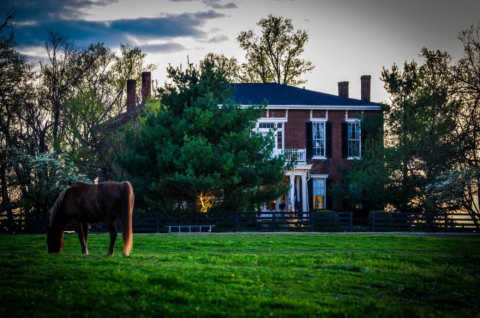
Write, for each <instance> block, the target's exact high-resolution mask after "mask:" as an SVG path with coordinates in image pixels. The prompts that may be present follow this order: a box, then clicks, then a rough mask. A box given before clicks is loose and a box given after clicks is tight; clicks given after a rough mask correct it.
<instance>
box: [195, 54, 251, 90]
mask: <svg viewBox="0 0 480 318" xmlns="http://www.w3.org/2000/svg"><path fill="white" fill-rule="evenodd" d="M204 63H211V64H213V67H214V69H216V70H218V71H219V72H220V73H221V74H222V75H223V77H225V80H226V81H227V82H229V83H245V82H248V79H247V78H245V76H244V75H243V73H242V69H241V66H240V64H239V63H238V61H237V59H236V58H234V57H231V58H228V57H226V56H225V55H223V54H215V53H208V54H207V55H206V56H205V58H204V59H203V61H200V66H201V65H202V64H204Z"/></svg>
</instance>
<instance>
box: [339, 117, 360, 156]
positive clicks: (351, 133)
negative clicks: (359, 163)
mask: <svg viewBox="0 0 480 318" xmlns="http://www.w3.org/2000/svg"><path fill="white" fill-rule="evenodd" d="M361 138H362V134H361V127H360V122H359V121H349V122H346V123H342V158H347V159H354V158H360V156H361Z"/></svg>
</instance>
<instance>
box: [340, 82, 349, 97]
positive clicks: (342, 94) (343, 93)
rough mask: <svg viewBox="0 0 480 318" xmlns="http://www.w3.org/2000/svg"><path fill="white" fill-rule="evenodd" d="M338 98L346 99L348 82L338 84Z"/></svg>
mask: <svg viewBox="0 0 480 318" xmlns="http://www.w3.org/2000/svg"><path fill="white" fill-rule="evenodd" d="M338 96H340V97H346V98H348V82H338Z"/></svg>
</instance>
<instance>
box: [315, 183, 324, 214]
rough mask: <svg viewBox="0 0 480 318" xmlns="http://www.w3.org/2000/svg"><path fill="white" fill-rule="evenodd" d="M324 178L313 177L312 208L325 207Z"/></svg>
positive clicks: (319, 208)
mask: <svg viewBox="0 0 480 318" xmlns="http://www.w3.org/2000/svg"><path fill="white" fill-rule="evenodd" d="M325 196H326V180H325V179H313V209H314V210H321V209H325V204H326V202H325Z"/></svg>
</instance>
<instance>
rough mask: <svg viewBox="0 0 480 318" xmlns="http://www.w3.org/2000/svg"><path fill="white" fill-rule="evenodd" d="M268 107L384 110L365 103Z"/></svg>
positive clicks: (269, 107) (276, 107) (243, 105)
mask: <svg viewBox="0 0 480 318" xmlns="http://www.w3.org/2000/svg"><path fill="white" fill-rule="evenodd" d="M249 106H251V105H245V104H242V105H240V107H249ZM266 109H267V110H268V109H286V110H289V109H298V110H382V107H381V106H364V105H350V106H348V105H344V106H343V105H340V106H338V105H335V106H334V105H267V108H266Z"/></svg>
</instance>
